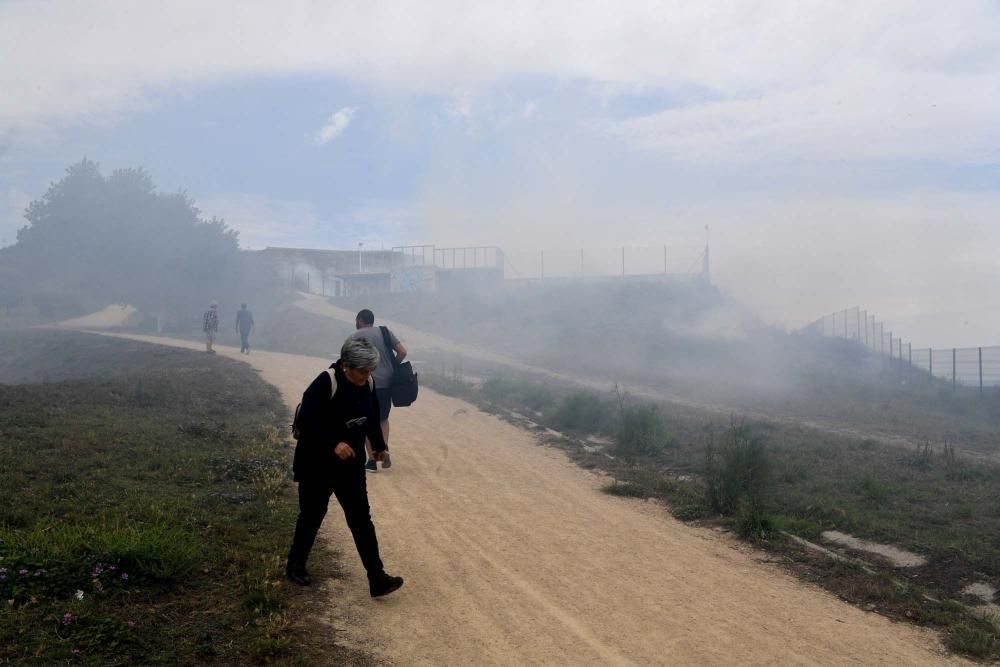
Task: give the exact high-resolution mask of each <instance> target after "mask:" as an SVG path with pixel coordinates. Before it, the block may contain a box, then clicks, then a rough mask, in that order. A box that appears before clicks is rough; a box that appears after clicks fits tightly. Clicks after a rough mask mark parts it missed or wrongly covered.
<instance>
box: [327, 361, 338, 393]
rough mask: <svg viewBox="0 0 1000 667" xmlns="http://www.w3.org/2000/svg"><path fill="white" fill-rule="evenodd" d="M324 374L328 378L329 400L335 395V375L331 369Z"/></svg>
mask: <svg viewBox="0 0 1000 667" xmlns="http://www.w3.org/2000/svg"><path fill="white" fill-rule="evenodd" d="M326 374H327V375H329V376H330V398H331V399H333V396H334V394H336V393H337V374H336V373H334V372H333V369H332V368H327V369H326Z"/></svg>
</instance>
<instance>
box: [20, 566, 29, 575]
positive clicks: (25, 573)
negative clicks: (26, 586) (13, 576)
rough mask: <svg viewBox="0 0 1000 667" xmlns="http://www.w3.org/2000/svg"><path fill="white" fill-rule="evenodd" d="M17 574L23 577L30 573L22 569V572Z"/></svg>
mask: <svg viewBox="0 0 1000 667" xmlns="http://www.w3.org/2000/svg"><path fill="white" fill-rule="evenodd" d="M17 573H18V574H19V575H21V576H22V577H23V576H25V575H27V574H28V571H27V570H25V569H24V568H23V567H22V568H21V569H20V570H18V571H17Z"/></svg>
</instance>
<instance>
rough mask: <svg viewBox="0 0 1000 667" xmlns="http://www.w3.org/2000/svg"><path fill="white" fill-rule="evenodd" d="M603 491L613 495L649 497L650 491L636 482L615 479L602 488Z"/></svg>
mask: <svg viewBox="0 0 1000 667" xmlns="http://www.w3.org/2000/svg"><path fill="white" fill-rule="evenodd" d="M601 491H604V493H607V494H609V495H612V496H623V497H625V498H648V497H649V491H648V490H647V489H646V488H645V487H643V486H641V485H639V484H636V483H634V482H619V481H618V480H615V481H613V482H611V483H610V484H608V485H606V486H604V487H603V488H601Z"/></svg>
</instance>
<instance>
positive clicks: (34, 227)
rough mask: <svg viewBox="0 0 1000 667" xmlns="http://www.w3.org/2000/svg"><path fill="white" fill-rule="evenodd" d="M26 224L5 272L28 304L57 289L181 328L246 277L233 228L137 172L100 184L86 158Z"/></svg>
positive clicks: (51, 191)
mask: <svg viewBox="0 0 1000 667" xmlns="http://www.w3.org/2000/svg"><path fill="white" fill-rule="evenodd" d="M25 218H26V219H27V221H28V223H29V224H28V225H26V226H25V227H23V228H22V229H21V230H20V231H18V234H17V244H16V245H15V246H14V247H13V248H11V249H10V251H11V252H9V253H7V254H8V255H9V257H8V258H7V260H8V261H7V262H6V264H7V266H8V267H13V266H14V265H17V266H20V267H21V269H22V271H26V272H27V274H28V275H26V276H23V280H22V284H28V285H30V286H31V287H30V288H29V291H31V292H33V297H40V296H41V295H43V294H51V293H52V292H53V291H55V292H57V293H59V294H60V295H63V296H64V297H65V296H72V297H74V298H75V299H76V300H77V301H78V302H81V303H83V304H87V305H91V304H103V305H107V304H109V303H121V304H126V303H128V304H132V305H133V306H136V307H137V308H138V309H139V310H140V311H142V312H143V313H145V314H147V315H152V316H155V317H156V318H157V319H158V320H160V321H161V322H162V321H164V320H166V321H173V322H175V323H178V324H182V325H183V323H184V322H186V321H191V320H193V319H194V318H196V317H197V315H198V314H199V313H200V312H201V311H202V310H204V307H205V306H206V305H207V303H208V302H209V301H210V300H222V299H223V298H224V297H225V296H226V295H233V300H234V301H236V300H238V299H239V298H240V297H239V296H238V295H236V294H235V292H236V291H237V290H238V289H239V288H240V286H241V285H243V284H244V278H246V277H247V276H248V275H249V273H250V272H249V268H248V266H247V261H246V258H245V257H244V255H245V254H246V253H242V252H241V251H240V249H239V239H238V233H237V232H236V231H235V230H232V229H230V228H229V227H228V226H227V225H226V223H225V222H224V221H222V220H218V219H215V218H213V219H211V220H204V219H203V218H202V217H201V212H200V211H199V210H198V208H197V207H196V206H195V205H194V202H193V201H192V200H191V199H190V198H189V197H187V195H186V194H185V193H183V192H178V193H174V194H164V193H160V192H157V190H156V187H155V185H154V183H153V180H152V178H151V177H150V176H149V174H148V173H146V172H145V171H144V170H143V169H121V170H117V171H114V172H113V173H112V174H111V175H110V176H108V177H104V176H102V174H101V172H100V169H99V167H98V165H97V164H96V163H94V162H93V161H90V160H87V159H84V160H82V161H81V162H79V163H77V164H74V165H72V166H71V167H69V168H68V169H67V170H66V176H65V177H64V178H63V179H62V180H61V181H59V182H57V183H53V184H52V185H51V186H50V187H49V189H48V191H47V192H46V193H45V195H44V196H43V197H42V198H41V199H40V200H37V201H34V202H32V203H31V205H30V206H29V207H28V209H27V212H26V214H25ZM3 264H4V258H2V257H0V269H2V268H4V267H3Z"/></svg>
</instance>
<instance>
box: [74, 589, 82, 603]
mask: <svg viewBox="0 0 1000 667" xmlns="http://www.w3.org/2000/svg"><path fill="white" fill-rule="evenodd" d="M73 597H75V598H76V599H77V600H82V599H83V591H81V590H79V589H78V590H77V591H76V594H74V595H73Z"/></svg>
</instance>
